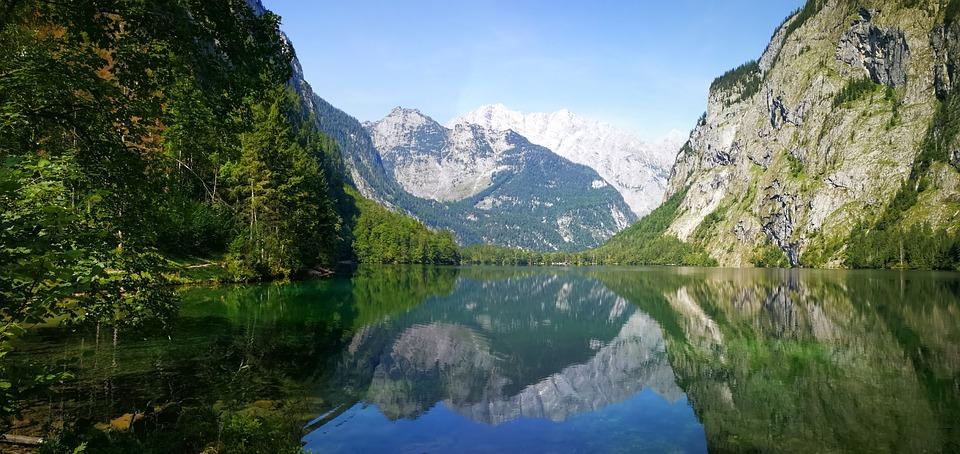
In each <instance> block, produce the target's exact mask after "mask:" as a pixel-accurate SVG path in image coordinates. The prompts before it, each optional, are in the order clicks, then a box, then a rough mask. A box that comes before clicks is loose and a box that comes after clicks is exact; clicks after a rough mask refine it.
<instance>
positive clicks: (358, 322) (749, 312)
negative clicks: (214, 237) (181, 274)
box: [26, 267, 960, 452]
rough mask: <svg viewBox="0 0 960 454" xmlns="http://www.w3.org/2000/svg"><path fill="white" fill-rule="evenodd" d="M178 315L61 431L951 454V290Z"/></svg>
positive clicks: (380, 290) (430, 448)
mask: <svg viewBox="0 0 960 454" xmlns="http://www.w3.org/2000/svg"><path fill="white" fill-rule="evenodd" d="M186 297H187V300H188V302H187V303H186V304H185V306H184V310H183V315H182V317H181V320H179V321H178V322H177V323H175V324H174V326H173V332H172V334H169V336H170V337H169V339H167V338H166V337H165V336H164V337H163V338H160V337H159V336H158V337H157V338H156V339H154V338H151V337H149V336H148V337H146V338H143V339H141V338H139V337H138V338H132V339H124V338H121V340H120V342H119V343H118V344H117V346H116V347H114V348H113V349H112V350H110V351H109V352H106V353H104V354H109V355H110V359H109V361H106V360H104V361H102V362H97V361H95V359H96V358H97V354H93V353H90V354H88V355H87V356H91V355H92V359H86V360H84V361H82V362H81V365H80V366H79V367H78V369H77V370H76V371H75V373H76V374H77V376H78V384H77V385H75V386H74V387H73V388H72V389H70V390H69V392H67V393H66V394H67V395H66V396H65V398H66V399H70V398H72V399H73V400H74V401H75V402H76V404H75V405H76V406H77V407H76V410H74V412H75V413H83V414H84V415H92V419H93V420H100V421H104V420H106V421H109V420H110V419H111V418H115V417H116V416H117V415H118V414H122V413H124V412H127V411H129V410H127V409H128V408H136V407H137V406H138V405H139V406H140V408H142V405H144V402H163V401H169V400H173V399H178V400H179V401H185V400H192V401H199V402H202V403H203V402H206V403H207V404H208V405H211V406H215V405H217V403H218V402H222V401H226V400H228V399H240V400H241V401H246V402H258V401H262V400H263V399H270V401H277V402H279V401H288V402H298V403H302V404H303V405H305V406H306V408H305V409H303V410H302V411H301V412H300V413H297V414H296V418H299V421H300V422H299V424H303V425H304V431H305V433H306V435H305V436H304V438H303V441H304V443H305V446H306V449H307V450H309V451H314V452H463V451H470V452H487V451H496V452H522V451H528V450H539V451H543V452H572V451H589V452H613V451H616V452H621V451H628V452H636V451H654V452H663V451H673V452H703V451H706V450H716V451H788V452H793V451H811V450H812V451H816V452H820V451H896V452H927V451H933V452H960V431H958V427H957V421H960V373H958V371H960V305H958V301H960V276H958V275H957V274H948V273H939V274H938V273H899V272H839V271H797V270H792V271H787V270H718V269H683V268H649V269H647V268H630V269H628V268H609V267H598V268H570V269H565V268H541V269H531V268H493V267H491V268H485V267H467V268H420V267H373V268H361V269H359V270H358V271H357V272H356V273H355V274H354V275H353V276H352V277H351V278H350V279H334V280H329V281H322V282H311V283H301V284H286V285H277V286H242V287H227V288H214V289H209V288H208V289H195V290H191V291H190V292H189V293H188V294H187V295H186ZM45 339H46V342H38V343H37V345H36V346H35V347H34V349H33V350H30V349H27V350H26V351H27V352H29V353H30V354H33V355H34V357H38V356H43V355H45V354H47V355H50V354H51V353H50V352H51V351H55V352H58V353H57V354H58V355H61V354H62V355H64V357H65V358H67V359H69V358H71V357H73V356H74V355H75V356H83V355H81V353H83V352H84V351H85V350H84V349H88V350H89V349H90V345H92V343H93V342H92V341H91V340H89V339H73V338H71V339H68V340H67V341H66V342H67V344H68V345H73V347H68V348H66V350H65V349H64V347H63V343H64V340H63V339H61V338H59V337H56V336H54V335H53V334H49V335H48V337H47V338H45ZM71 343H72V344H71ZM51 345H53V346H54V347H52V348H51V347H50V346H51ZM97 345H99V344H97ZM98 348H99V347H98ZM64 351H65V352H66V353H63V352H64ZM88 353H89V352H88ZM87 356H84V357H87ZM108 363H109V364H111V366H110V367H106V366H105V364H108ZM238 365H240V366H241V368H240V369H238ZM158 371H159V372H160V373H158ZM241 371H242V373H241ZM106 380H108V381H109V382H110V389H111V393H110V394H109V395H107V394H105V393H103V392H102V391H100V390H102V389H103V388H104V386H103V383H104V381H106ZM118 396H122V397H118ZM238 396H239V397H238Z"/></svg>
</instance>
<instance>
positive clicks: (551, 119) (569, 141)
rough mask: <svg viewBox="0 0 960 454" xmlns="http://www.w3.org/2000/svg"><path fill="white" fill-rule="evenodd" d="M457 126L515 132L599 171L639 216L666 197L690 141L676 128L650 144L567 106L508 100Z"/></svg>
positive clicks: (457, 121)
mask: <svg viewBox="0 0 960 454" xmlns="http://www.w3.org/2000/svg"><path fill="white" fill-rule="evenodd" d="M457 124H475V125H480V126H482V127H484V128H488V129H493V130H498V131H505V130H513V131H516V132H517V133H519V134H520V135H522V136H524V137H526V138H527V139H528V140H530V141H531V142H533V143H535V144H537V145H542V146H544V147H547V148H549V149H550V150H551V151H553V152H554V153H557V154H558V155H560V156H563V157H564V158H567V159H569V160H571V161H573V162H576V163H578V164H583V165H585V166H588V167H590V168H592V169H594V170H596V171H597V173H599V174H600V176H602V177H603V178H604V179H605V180H606V181H607V182H609V183H610V184H611V185H612V186H613V187H614V188H615V189H616V190H617V191H618V192H620V194H621V195H622V196H623V198H624V200H625V201H626V202H627V204H629V205H630V208H631V209H632V210H633V212H634V213H635V214H636V215H637V216H643V215H645V214H647V213H649V212H650V211H652V210H653V209H654V208H656V207H657V206H659V205H660V203H661V202H662V201H663V194H664V192H665V188H666V182H667V177H668V176H669V174H670V167H671V166H672V165H673V161H674V159H676V155H677V151H678V150H680V147H681V146H682V145H683V143H684V141H685V140H686V137H684V135H682V134H681V133H680V132H676V131H675V132H673V133H671V134H669V135H668V136H666V137H664V138H662V139H660V140H659V141H656V142H653V143H648V142H646V141H644V140H642V139H641V138H640V137H638V136H637V135H635V134H633V133H631V132H628V131H625V130H622V129H618V128H616V127H613V126H611V125H609V124H606V123H603V122H600V121H596V120H591V119H588V118H583V117H581V116H578V115H576V114H574V113H572V112H570V111H569V110H566V109H564V110H559V111H557V112H552V113H522V112H518V111H514V110H510V109H508V108H507V107H506V106H504V105H503V104H493V105H487V106H483V107H480V108H478V109H476V110H474V111H472V112H469V113H466V114H464V115H461V116H460V117H457V118H455V119H453V120H451V121H450V123H449V124H448V126H450V127H453V125H457Z"/></svg>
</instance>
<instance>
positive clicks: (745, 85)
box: [710, 60, 763, 101]
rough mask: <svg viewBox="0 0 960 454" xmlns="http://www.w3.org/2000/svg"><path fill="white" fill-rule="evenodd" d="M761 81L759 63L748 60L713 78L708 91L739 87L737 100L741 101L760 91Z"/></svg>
mask: <svg viewBox="0 0 960 454" xmlns="http://www.w3.org/2000/svg"><path fill="white" fill-rule="evenodd" d="M761 82H763V80H762V78H761V77H760V64H759V63H757V61H756V60H750V61H748V62H746V63H744V64H742V65H740V66H738V67H736V68H734V69H731V70H729V71H727V72H726V73H724V74H723V75H722V76H720V77H718V78H716V79H714V81H713V83H711V84H710V91H711V92H715V91H724V92H726V91H730V90H734V89H739V90H740V94H739V95H738V97H737V101H743V100H745V99H749V98H750V97H752V96H753V95H755V94H757V92H759V91H760V84H761Z"/></svg>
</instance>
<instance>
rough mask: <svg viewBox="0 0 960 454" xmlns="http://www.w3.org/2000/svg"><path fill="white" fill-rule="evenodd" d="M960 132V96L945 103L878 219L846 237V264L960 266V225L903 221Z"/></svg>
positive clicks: (864, 266)
mask: <svg viewBox="0 0 960 454" xmlns="http://www.w3.org/2000/svg"><path fill="white" fill-rule="evenodd" d="M958 133H960V95H958V92H957V90H956V89H955V90H954V91H953V92H952V93H950V94H949V95H948V96H947V98H946V99H945V100H944V101H943V102H941V104H940V106H939V107H938V108H937V112H936V114H935V116H934V118H933V120H932V122H931V124H930V127H929V129H928V130H927V134H926V136H925V137H924V140H923V142H922V144H921V150H920V153H919V154H918V156H917V158H916V160H915V161H914V163H913V169H912V170H911V172H910V176H909V178H908V179H907V180H906V181H904V183H903V185H901V187H900V189H899V190H898V191H897V193H896V195H895V196H894V198H893V200H891V201H890V203H889V204H888V205H887V206H886V207H885V208H884V210H883V212H882V213H881V214H880V215H879V216H878V217H877V218H876V219H875V221H874V222H872V223H868V222H861V223H860V224H858V225H857V226H856V227H855V228H854V229H853V230H852V232H851V233H850V237H849V239H848V240H847V252H846V258H845V261H844V263H845V265H846V266H848V267H851V268H916V269H960V252H958V249H960V245H958V239H957V235H958V230H956V229H955V228H954V229H949V228H946V227H940V228H935V227H934V226H930V225H927V224H919V225H918V224H913V225H905V224H904V214H905V213H906V212H907V211H908V210H910V209H911V208H913V207H914V206H915V205H916V204H917V201H918V200H919V198H920V195H921V193H923V192H924V191H926V190H928V189H929V188H928V185H929V181H928V178H927V173H928V170H929V169H930V166H931V165H932V164H933V163H934V162H946V161H947V160H948V159H949V153H950V152H949V150H950V145H951V144H952V143H953V142H954V141H955V139H956V137H957V135H958Z"/></svg>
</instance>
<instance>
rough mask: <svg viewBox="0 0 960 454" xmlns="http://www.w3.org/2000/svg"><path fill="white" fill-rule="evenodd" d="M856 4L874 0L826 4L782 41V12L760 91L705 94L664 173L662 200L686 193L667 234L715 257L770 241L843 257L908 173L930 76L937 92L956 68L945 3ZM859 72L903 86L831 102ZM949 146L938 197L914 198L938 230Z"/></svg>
mask: <svg viewBox="0 0 960 454" xmlns="http://www.w3.org/2000/svg"><path fill="white" fill-rule="evenodd" d="M860 3H861V4H863V5H867V6H868V7H871V8H875V9H872V10H863V11H859V12H856V11H855V10H853V11H851V9H850V3H849V2H845V1H844V2H834V1H828V2H824V3H823V7H822V8H821V9H820V10H818V11H817V12H816V13H814V14H812V15H810V16H809V17H806V18H805V21H804V23H803V25H802V26H800V27H798V28H795V29H794V31H793V33H791V34H790V36H789V38H788V39H784V38H783V36H784V34H785V33H784V28H783V27H789V26H790V24H792V23H793V21H794V20H797V19H796V18H791V19H789V20H788V21H786V22H785V24H784V26H783V27H782V28H781V29H780V30H778V31H777V33H776V34H775V35H774V38H773V40H772V41H771V43H770V45H769V46H768V47H767V50H766V51H765V52H764V55H763V56H762V57H761V58H760V61H759V67H760V71H761V73H763V78H762V80H761V81H760V86H759V89H758V90H757V92H756V94H755V95H752V96H748V97H742V96H737V95H736V93H731V91H732V90H723V89H715V90H712V91H711V93H710V95H709V98H708V103H707V109H706V114H705V115H704V117H703V118H702V119H701V120H700V121H699V122H698V123H697V125H696V127H695V128H694V130H693V132H692V133H691V135H690V139H689V141H688V143H687V145H685V146H684V148H683V149H682V150H681V152H680V153H679V154H678V156H677V162H676V164H675V165H674V167H673V170H672V172H671V176H670V180H669V183H668V191H667V195H668V197H669V196H672V195H675V194H683V195H684V197H683V200H682V201H681V202H680V204H679V207H678V210H677V217H676V219H674V220H673V221H672V222H671V225H670V227H669V229H668V234H673V235H675V236H676V237H677V238H679V239H680V240H681V241H697V242H698V243H699V245H701V246H703V247H704V248H705V249H706V250H707V252H708V253H710V255H711V256H712V257H713V258H715V259H716V260H717V261H718V262H720V264H721V265H724V266H750V265H751V264H753V263H754V261H755V260H756V259H757V258H758V257H759V255H758V253H761V252H765V251H764V250H763V248H764V247H766V245H770V244H773V245H775V246H776V247H777V248H779V249H781V250H782V251H783V254H784V257H785V258H786V259H788V260H789V262H790V263H791V264H797V263H802V264H803V265H804V266H822V267H839V266H842V265H843V260H844V258H845V254H844V246H845V241H848V238H849V233H850V231H851V230H852V228H853V226H855V225H857V224H858V223H860V222H871V221H872V220H875V219H876V218H877V216H878V215H879V213H880V212H881V211H882V210H883V209H884V208H885V207H886V206H887V205H888V203H889V201H890V200H891V199H892V198H893V197H894V196H895V194H896V193H897V191H898V190H899V188H900V186H901V185H902V184H903V181H904V180H905V179H906V178H907V177H908V176H909V175H910V172H911V170H912V165H913V163H914V162H915V160H916V157H917V155H918V153H919V152H920V150H921V145H922V142H923V140H924V137H926V136H927V134H928V130H929V127H930V125H931V122H932V120H933V117H934V115H935V114H936V112H937V109H938V108H939V107H940V103H939V102H938V100H937V96H936V94H935V93H934V91H935V90H934V85H935V84H936V85H939V88H938V90H937V91H938V92H939V93H937V94H939V95H941V99H943V96H944V95H945V94H946V93H947V92H949V91H950V90H953V89H954V87H955V85H956V83H957V82H956V78H958V77H960V75H958V74H957V73H956V71H957V70H956V68H957V66H956V62H957V59H956V56H957V55H960V48H958V39H957V37H960V26H957V25H952V24H946V25H945V23H944V16H943V11H942V8H940V9H939V10H938V9H934V13H933V14H931V13H930V11H929V10H928V9H924V8H920V7H908V6H903V5H902V4H901V3H896V2H882V1H880V0H865V1H863V2H860ZM880 7H883V8H884V9H883V13H882V14H881V13H879V12H877V11H876V9H878V8H880ZM908 74H909V77H908ZM744 77H746V76H744ZM865 77H870V78H872V79H873V80H874V81H875V82H877V83H881V84H886V86H889V87H897V88H898V89H897V90H895V93H893V94H892V95H888V94H883V93H880V92H879V91H873V92H869V93H863V94H862V96H859V97H857V99H855V100H853V101H852V102H848V103H844V104H843V105H838V103H837V102H836V100H837V99H838V95H840V94H841V93H843V92H844V89H845V87H847V86H848V84H849V83H850V82H851V81H854V80H858V79H861V78H865ZM731 85H733V86H735V85H736V81H734V82H733V83H728V84H727V86H731ZM958 142H960V140H958ZM948 149H949V150H950V151H951V156H952V158H951V161H952V164H953V165H952V166H942V165H941V166H939V167H937V170H936V172H938V175H937V179H938V180H937V181H938V187H937V188H938V189H936V190H935V191H931V194H933V193H934V192H936V194H935V195H934V196H933V197H929V198H924V199H923V200H921V201H920V202H918V203H919V204H920V205H922V207H921V210H918V211H919V212H929V213H931V214H930V215H928V216H927V218H926V219H925V220H928V221H929V222H930V223H931V224H935V225H940V226H944V227H948V226H952V225H956V224H955V219H956V216H957V215H956V210H955V209H949V208H945V207H947V206H950V205H949V204H947V203H944V202H942V201H946V200H951V197H954V196H955V194H956V191H955V190H954V189H952V188H955V187H958V184H960V183H958V181H960V173H958V172H956V169H958V168H960V143H954V144H952V145H950V146H949V148H948ZM944 167H949V168H946V169H945V168H944ZM712 213H713V214H716V215H717V216H710V215H711V214H712ZM708 219H709V220H710V223H705V221H706V220H708ZM951 222H953V223H954V224H951ZM700 227H704V228H706V230H705V231H703V233H704V235H697V236H696V237H694V236H693V233H694V232H695V231H697V229H698V228H700ZM951 228H952V227H951Z"/></svg>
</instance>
